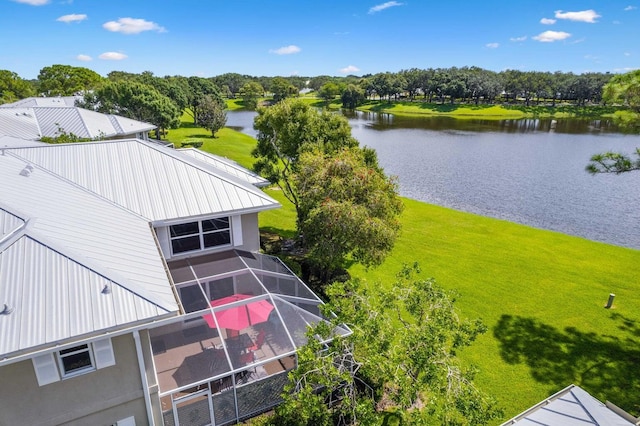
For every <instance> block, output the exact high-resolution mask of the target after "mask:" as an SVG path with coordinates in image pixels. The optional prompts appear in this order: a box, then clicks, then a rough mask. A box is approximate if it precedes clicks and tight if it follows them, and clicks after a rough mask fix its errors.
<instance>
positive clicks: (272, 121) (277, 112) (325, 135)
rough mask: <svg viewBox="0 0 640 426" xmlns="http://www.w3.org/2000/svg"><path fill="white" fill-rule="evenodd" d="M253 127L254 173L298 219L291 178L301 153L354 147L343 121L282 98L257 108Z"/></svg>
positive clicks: (341, 118) (346, 125)
mask: <svg viewBox="0 0 640 426" xmlns="http://www.w3.org/2000/svg"><path fill="white" fill-rule="evenodd" d="M253 127H254V128H255V129H256V130H257V131H258V135H257V139H258V143H257V145H256V148H255V149H254V150H253V152H252V155H253V156H254V157H255V158H257V161H256V163H255V164H254V169H255V170H256V172H258V173H260V174H262V176H264V177H265V178H266V179H268V180H269V181H270V182H271V183H274V184H276V185H278V186H279V187H280V189H282V193H283V195H284V196H285V197H286V198H287V199H288V200H289V201H290V202H291V203H292V204H293V205H294V206H295V208H296V212H297V213H298V219H300V218H301V216H300V210H299V207H300V202H299V197H298V192H297V190H296V188H295V186H294V184H293V181H292V177H293V175H294V174H295V173H296V171H297V169H298V160H299V158H300V155H301V154H302V153H303V152H304V151H308V150H311V149H313V148H314V147H317V148H318V149H319V150H321V151H322V152H324V153H326V154H330V153H333V152H337V151H338V150H340V149H342V148H345V147H347V148H348V147H355V146H358V141H357V140H356V139H354V138H353V136H351V127H350V126H349V122H348V121H347V120H346V118H344V117H342V116H340V115H337V114H334V113H331V112H327V111H317V110H315V109H313V108H311V107H310V106H309V105H307V104H305V103H304V102H303V101H301V100H297V99H286V100H283V101H282V102H280V103H278V104H276V105H273V106H271V107H268V108H264V107H263V108H258V115H257V116H256V118H255V121H254V125H253Z"/></svg>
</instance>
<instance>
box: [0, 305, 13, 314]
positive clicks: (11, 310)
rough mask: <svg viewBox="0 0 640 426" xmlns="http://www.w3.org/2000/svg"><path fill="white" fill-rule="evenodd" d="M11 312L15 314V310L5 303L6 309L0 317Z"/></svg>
mask: <svg viewBox="0 0 640 426" xmlns="http://www.w3.org/2000/svg"><path fill="white" fill-rule="evenodd" d="M11 312H13V308H12V307H10V306H9V305H7V304H6V303H5V304H4V308H3V309H2V310H1V311H0V315H9V314H10V313H11Z"/></svg>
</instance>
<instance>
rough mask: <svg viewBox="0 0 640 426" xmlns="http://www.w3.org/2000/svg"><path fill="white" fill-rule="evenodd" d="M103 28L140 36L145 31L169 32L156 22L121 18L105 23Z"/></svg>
mask: <svg viewBox="0 0 640 426" xmlns="http://www.w3.org/2000/svg"><path fill="white" fill-rule="evenodd" d="M102 28H104V29H105V30H109V31H113V32H114V33H122V34H139V33H141V32H143V31H157V32H159V33H164V32H166V31H167V30H165V29H164V28H163V27H161V26H160V25H158V24H156V23H155V22H151V21H145V20H144V19H137V18H120V19H118V20H117V21H109V22H105V23H104V24H102Z"/></svg>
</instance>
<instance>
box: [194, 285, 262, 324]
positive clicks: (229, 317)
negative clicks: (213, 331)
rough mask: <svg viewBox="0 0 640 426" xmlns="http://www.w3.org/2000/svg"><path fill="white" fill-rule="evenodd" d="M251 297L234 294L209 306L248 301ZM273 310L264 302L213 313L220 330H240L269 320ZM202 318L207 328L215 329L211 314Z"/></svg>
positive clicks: (246, 304) (214, 301) (260, 301)
mask: <svg viewBox="0 0 640 426" xmlns="http://www.w3.org/2000/svg"><path fill="white" fill-rule="evenodd" d="M251 297H253V296H251V295H248V294H234V295H233V296H227V297H223V298H222V299H217V300H213V301H211V306H212V307H214V308H215V307H216V306H222V305H226V304H228V303H232V302H237V301H240V300H245V299H249V298H251ZM272 310H273V305H272V304H271V303H269V302H268V301H266V300H264V299H263V300H258V301H255V302H249V303H245V304H243V305H238V306H233V307H231V308H228V309H223V310H221V311H217V312H215V316H216V320H217V321H218V325H219V326H220V327H221V328H228V329H230V330H242V329H243V328H247V327H249V326H250V325H254V324H260V323H261V322H265V321H266V320H267V319H269V314H270V313H271V311H272ZM202 318H204V320H205V321H206V322H207V324H209V327H211V328H216V323H215V321H214V320H213V316H212V315H211V314H207V315H203V316H202Z"/></svg>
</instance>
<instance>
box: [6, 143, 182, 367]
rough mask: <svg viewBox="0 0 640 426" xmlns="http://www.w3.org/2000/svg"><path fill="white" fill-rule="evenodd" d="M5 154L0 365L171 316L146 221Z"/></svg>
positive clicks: (172, 303)
mask: <svg viewBox="0 0 640 426" xmlns="http://www.w3.org/2000/svg"><path fill="white" fill-rule="evenodd" d="M43 149H48V147H44V148H43ZM9 151H10V150H5V155H0V182H2V184H1V185H0V229H2V232H3V236H2V237H1V238H0V310H1V309H2V307H3V305H4V304H5V303H6V304H7V306H9V307H10V308H12V309H13V312H12V313H10V314H8V315H0V336H2V338H1V339H0V360H1V359H2V358H5V357H9V358H10V357H11V356H13V355H18V354H20V353H22V352H23V351H25V350H27V349H33V348H37V347H39V346H43V345H44V346H45V347H46V345H52V344H55V343H56V342H60V341H62V340H64V339H71V338H74V337H77V336H81V335H83V334H86V333H95V332H98V331H104V330H109V329H114V328H115V329H117V328H118V327H123V326H124V325H126V324H131V323H135V322H140V321H148V320H151V319H155V318H157V317H158V316H162V315H167V314H170V313H177V311H178V305H177V302H176V300H175V297H174V294H173V291H172V289H171V286H170V285H169V278H168V276H167V273H166V270H165V265H164V263H163V260H162V258H161V256H160V254H159V250H158V247H157V245H156V242H155V238H154V235H153V231H152V230H151V228H150V226H149V223H148V221H146V220H145V219H143V218H140V217H139V216H137V215H135V214H132V213H131V212H128V211H126V210H125V209H123V208H121V207H119V206H116V205H114V204H112V203H110V202H109V201H107V200H105V199H103V198H101V197H98V196H96V195H95V194H91V193H90V192H88V191H86V190H84V189H82V188H80V187H78V186H76V185H73V184H72V183H70V182H68V181H66V180H64V179H62V178H60V177H58V176H55V175H53V174H51V173H49V172H47V171H46V170H43V169H41V168H39V167H38V166H35V165H32V164H29V163H28V162H26V161H24V160H21V159H19V158H17V157H15V156H14V155H13V154H12V153H11V152H9ZM105 285H107V286H109V289H110V292H109V293H107V294H104V293H101V290H103V289H104V287H105Z"/></svg>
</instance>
